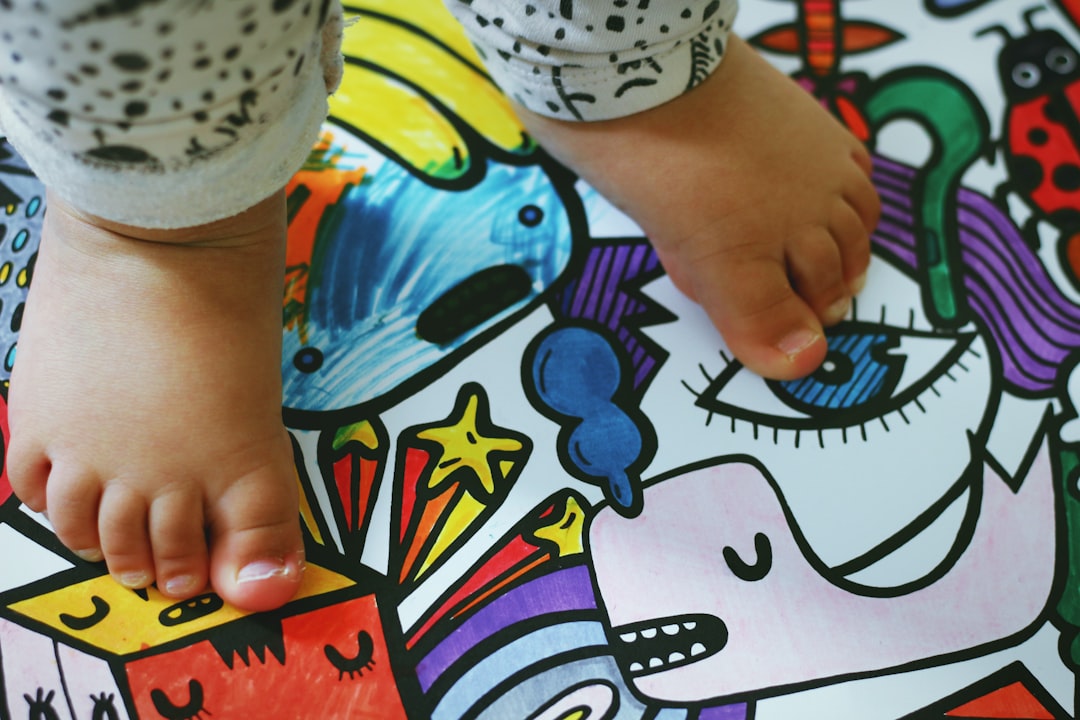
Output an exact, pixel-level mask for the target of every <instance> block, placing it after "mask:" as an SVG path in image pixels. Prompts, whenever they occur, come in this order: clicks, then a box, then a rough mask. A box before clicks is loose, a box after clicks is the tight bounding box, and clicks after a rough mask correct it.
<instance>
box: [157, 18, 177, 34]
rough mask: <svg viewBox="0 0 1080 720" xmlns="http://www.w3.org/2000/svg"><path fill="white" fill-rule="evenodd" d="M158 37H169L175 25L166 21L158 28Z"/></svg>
mask: <svg viewBox="0 0 1080 720" xmlns="http://www.w3.org/2000/svg"><path fill="white" fill-rule="evenodd" d="M157 31H158V35H168V34H169V33H171V32H172V31H173V24H172V23H171V22H168V21H165V22H163V23H161V24H159V25H158V26H157Z"/></svg>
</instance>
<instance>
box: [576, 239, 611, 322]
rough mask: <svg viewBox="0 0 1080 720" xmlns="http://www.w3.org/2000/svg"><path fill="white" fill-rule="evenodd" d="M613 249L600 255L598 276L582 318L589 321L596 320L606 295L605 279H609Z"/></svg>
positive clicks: (607, 249)
mask: <svg viewBox="0 0 1080 720" xmlns="http://www.w3.org/2000/svg"><path fill="white" fill-rule="evenodd" d="M611 253H612V250H611V248H604V251H603V252H602V253H601V254H600V264H599V266H598V267H597V269H596V275H595V276H594V277H593V278H592V280H591V282H590V287H589V299H588V301H587V302H586V303H585V311H584V312H583V313H582V317H586V318H588V319H589V320H595V319H596V310H597V308H598V307H599V306H600V301H601V299H602V297H603V294H604V278H605V277H607V273H608V266H610V265H611Z"/></svg>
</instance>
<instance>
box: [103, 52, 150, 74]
mask: <svg viewBox="0 0 1080 720" xmlns="http://www.w3.org/2000/svg"><path fill="white" fill-rule="evenodd" d="M112 64H113V65H115V66H116V67H118V68H120V69H121V70H124V71H126V72H142V71H144V70H146V69H147V68H148V67H150V61H149V60H147V59H146V56H145V55H142V54H141V53H136V52H123V53H117V54H116V55H113V56H112Z"/></svg>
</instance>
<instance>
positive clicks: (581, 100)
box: [444, 0, 738, 120]
mask: <svg viewBox="0 0 1080 720" xmlns="http://www.w3.org/2000/svg"><path fill="white" fill-rule="evenodd" d="M444 1H445V3H446V5H447V7H449V8H450V10H451V12H453V13H454V15H455V16H457V18H458V20H460V21H461V23H462V25H463V26H464V27H465V30H466V31H467V32H468V33H469V35H470V37H471V39H472V41H473V44H474V45H475V46H476V48H477V50H478V51H479V52H480V54H481V56H483V58H484V61H485V63H486V64H487V68H488V71H489V72H490V73H491V76H492V77H493V78H494V80H495V82H497V83H498V84H499V86H500V87H501V88H502V89H503V90H504V91H505V92H506V93H507V94H508V95H510V96H511V97H512V98H514V100H515V101H517V102H518V103H519V104H521V105H523V106H524V107H526V108H528V109H529V110H531V111H533V112H535V113H539V114H541V115H546V116H548V117H553V118H559V119H562V120H607V119H611V118H615V117H622V116H625V115H631V114H633V113H636V112H640V111H642V110H646V109H648V108H651V107H656V106H657V105H660V104H662V103H665V102H667V101H668V100H672V99H674V98H676V97H678V96H679V95H680V94H682V93H684V92H686V91H687V90H688V89H690V88H692V87H694V86H695V85H697V84H698V83H700V82H701V81H702V80H704V79H705V78H706V77H708V75H709V74H710V73H711V72H712V71H713V70H714V69H715V68H716V66H717V65H718V64H719V62H720V60H721V58H722V57H723V54H724V47H725V44H726V42H727V36H728V33H729V31H730V29H731V25H732V23H733V22H734V20H735V14H736V12H737V11H738V1H737V0H527V2H522V1H521V0H444Z"/></svg>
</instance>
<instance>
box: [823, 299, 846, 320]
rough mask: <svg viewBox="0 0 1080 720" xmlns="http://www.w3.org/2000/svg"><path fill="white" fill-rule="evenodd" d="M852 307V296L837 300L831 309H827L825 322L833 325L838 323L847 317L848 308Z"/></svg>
mask: <svg viewBox="0 0 1080 720" xmlns="http://www.w3.org/2000/svg"><path fill="white" fill-rule="evenodd" d="M850 309H851V298H844V299H843V300H837V301H836V302H834V303H833V304H832V305H830V306H829V309H828V310H826V311H825V324H826V325H832V324H833V323H838V322H840V321H841V320H843V319H844V318H845V317H847V314H848V310H850Z"/></svg>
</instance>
